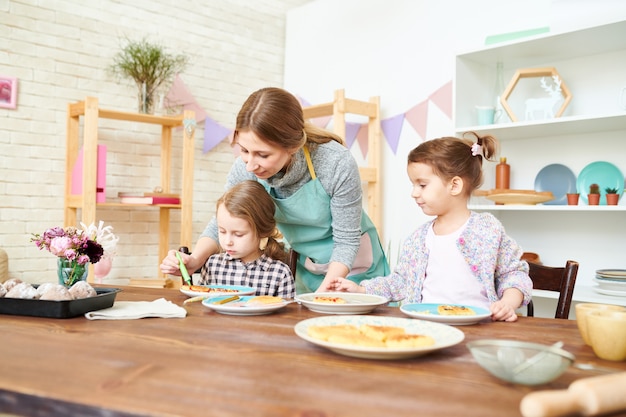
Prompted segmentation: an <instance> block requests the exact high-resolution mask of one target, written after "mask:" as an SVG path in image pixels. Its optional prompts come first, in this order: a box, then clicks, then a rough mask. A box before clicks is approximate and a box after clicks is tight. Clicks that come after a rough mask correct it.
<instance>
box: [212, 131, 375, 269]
mask: <svg viewBox="0 0 626 417" xmlns="http://www.w3.org/2000/svg"><path fill="white" fill-rule="evenodd" d="M308 146H309V149H310V153H311V160H312V162H313V168H314V170H315V174H316V175H317V178H318V180H319V181H320V184H321V185H322V187H323V188H324V190H325V191H326V193H327V194H328V195H329V196H330V211H331V216H332V230H333V232H332V233H333V240H334V247H333V252H332V255H331V258H330V262H341V263H342V264H344V265H346V266H348V267H349V268H351V267H352V263H353V262H354V258H355V256H356V253H357V251H358V250H359V239H360V237H361V213H362V198H363V190H362V188H361V177H360V175H359V167H358V165H357V163H356V161H355V160H354V157H353V156H352V154H351V153H350V151H349V150H348V149H347V148H346V147H345V146H343V145H341V144H340V143H337V142H335V141H331V142H328V143H324V144H320V145H316V144H310V145H308ZM245 180H255V181H256V180H258V179H257V177H256V176H255V175H254V174H253V173H250V172H248V171H246V164H245V163H244V162H243V160H242V159H241V158H237V159H236V160H235V163H234V164H233V166H232V168H231V170H230V172H229V174H228V178H227V181H226V186H225V189H226V190H228V189H229V188H230V187H232V186H233V185H235V184H237V183H239V182H241V181H245ZM309 181H311V175H310V174H309V170H308V167H307V164H306V159H305V157H304V151H303V150H302V149H300V150H299V151H298V152H296V153H295V155H294V158H293V162H292V164H291V166H290V167H289V169H288V171H287V172H286V173H284V174H282V173H278V174H276V175H274V176H273V177H271V178H269V179H268V180H267V183H268V184H269V185H270V186H271V187H272V188H273V189H274V192H275V194H276V196H277V197H278V198H286V197H289V196H290V195H292V194H294V193H295V192H296V191H298V190H299V189H300V188H302V186H304V184H306V183H307V182H309ZM306 209H307V208H306V207H302V210H306ZM201 237H210V238H212V239H213V240H215V241H216V242H217V241H218V233H217V222H216V220H215V217H213V218H212V219H211V221H210V222H209V224H208V225H207V227H206V228H205V229H204V231H203V232H202V235H201Z"/></svg>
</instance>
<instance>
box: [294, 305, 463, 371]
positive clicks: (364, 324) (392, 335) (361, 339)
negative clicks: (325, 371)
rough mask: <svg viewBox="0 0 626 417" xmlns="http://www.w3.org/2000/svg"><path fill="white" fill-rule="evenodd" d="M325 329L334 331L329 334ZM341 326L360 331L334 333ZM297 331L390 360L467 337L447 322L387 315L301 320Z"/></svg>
mask: <svg viewBox="0 0 626 417" xmlns="http://www.w3.org/2000/svg"><path fill="white" fill-rule="evenodd" d="M325 329H326V330H329V331H330V332H331V334H330V335H328V336H327V333H325V332H324V330H325ZM341 329H345V330H347V331H349V332H353V333H354V332H357V333H354V336H350V337H348V338H345V337H342V335H341V334H339V335H338V336H337V335H333V334H332V331H335V330H341ZM294 331H295V332H296V334H297V335H298V336H299V337H300V338H302V339H304V340H306V341H307V342H310V343H312V344H314V345H316V346H320V347H323V348H326V349H329V350H331V351H333V352H335V353H338V354H340V355H344V356H352V357H355V358H365V359H386V360H392V359H407V358H413V357H417V356H422V355H425V354H427V353H430V352H434V351H437V350H441V349H445V348H448V347H450V346H454V345H457V344H459V343H461V342H462V341H463V340H464V339H465V334H464V333H463V332H462V331H461V330H459V329H457V328H455V327H452V326H448V325H446V324H441V323H433V322H430V321H423V320H414V319H410V318H402V317H386V316H364V315H347V316H324V317H316V318H312V319H307V320H302V321H300V322H299V323H297V324H296V325H295V327H294ZM329 339H330V340H329ZM405 342H408V343H405ZM405 344H411V346H406V345H405Z"/></svg>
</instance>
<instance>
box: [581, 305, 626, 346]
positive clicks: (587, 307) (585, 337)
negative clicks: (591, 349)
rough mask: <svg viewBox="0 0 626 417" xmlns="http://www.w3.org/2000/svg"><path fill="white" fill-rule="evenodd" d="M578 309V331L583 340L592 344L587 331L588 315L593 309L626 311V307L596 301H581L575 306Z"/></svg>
mask: <svg viewBox="0 0 626 417" xmlns="http://www.w3.org/2000/svg"><path fill="white" fill-rule="evenodd" d="M574 309H575V311H576V324H577V325H578V331H579V332H580V336H581V337H582V338H583V341H584V342H585V343H586V344H587V345H588V346H591V341H590V340H589V333H588V331H587V315H588V314H589V313H590V312H591V311H597V310H601V311H607V310H610V311H626V308H624V307H621V306H616V305H611V304H595V303H580V304H576V306H575V307H574Z"/></svg>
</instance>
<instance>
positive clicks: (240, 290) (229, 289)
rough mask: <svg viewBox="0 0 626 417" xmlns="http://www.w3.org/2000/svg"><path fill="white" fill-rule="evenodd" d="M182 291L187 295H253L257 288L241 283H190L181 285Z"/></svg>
mask: <svg viewBox="0 0 626 417" xmlns="http://www.w3.org/2000/svg"><path fill="white" fill-rule="evenodd" d="M180 292H182V293H183V294H185V295H186V296H187V297H200V296H203V297H214V296H218V295H252V294H254V293H255V292H256V288H253V287H244V286H241V285H192V286H191V288H190V287H189V286H188V285H183V286H182V287H180Z"/></svg>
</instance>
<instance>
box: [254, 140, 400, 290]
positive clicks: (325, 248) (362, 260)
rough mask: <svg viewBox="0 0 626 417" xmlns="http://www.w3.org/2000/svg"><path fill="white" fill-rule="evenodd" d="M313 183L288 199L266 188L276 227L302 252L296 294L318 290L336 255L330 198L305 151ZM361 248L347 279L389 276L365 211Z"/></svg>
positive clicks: (290, 243) (299, 253)
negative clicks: (273, 205)
mask: <svg viewBox="0 0 626 417" xmlns="http://www.w3.org/2000/svg"><path fill="white" fill-rule="evenodd" d="M304 155H305V157H306V161H307V165H308V167H309V173H310V174H311V178H312V180H311V181H309V182H308V183H307V184H305V185H304V186H303V187H302V188H300V189H299V190H298V191H296V192H295V193H294V194H293V195H291V196H289V197H287V198H277V197H276V196H275V193H274V192H273V190H272V189H271V187H270V186H269V185H268V184H267V183H266V182H264V181H261V182H262V184H263V185H264V186H265V188H266V189H267V191H268V193H269V194H270V195H271V196H272V199H273V200H274V203H275V204H276V213H275V218H276V225H277V227H278V230H280V232H281V233H282V234H283V236H284V238H285V240H286V241H287V242H288V243H289V246H290V247H291V248H293V250H295V251H296V252H298V268H297V271H296V293H297V294H304V293H310V292H314V291H315V290H317V288H318V287H319V286H320V284H321V283H322V281H323V280H324V276H325V273H326V270H327V267H328V265H327V264H328V263H329V261H330V257H331V254H332V251H333V246H334V242H333V234H332V227H331V224H332V217H331V214H330V196H329V195H328V194H326V191H325V190H324V188H323V187H322V184H321V183H320V181H319V180H318V179H317V176H316V175H315V170H314V168H313V163H312V162H311V155H310V153H309V150H308V148H307V147H305V148H304ZM361 233H362V236H361V246H360V248H359V252H358V253H357V259H355V262H354V264H353V265H352V270H351V271H350V274H349V275H348V277H347V278H349V279H350V280H352V281H354V282H356V283H359V282H361V281H362V280H364V279H368V278H373V277H377V276H385V275H388V274H389V264H388V262H387V258H386V257H385V253H384V252H383V248H382V246H381V244H380V239H379V237H378V233H377V232H376V228H375V227H374V224H373V223H372V221H371V220H370V218H369V217H368V216H367V214H366V213H365V212H364V211H363V212H362V215H361Z"/></svg>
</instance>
